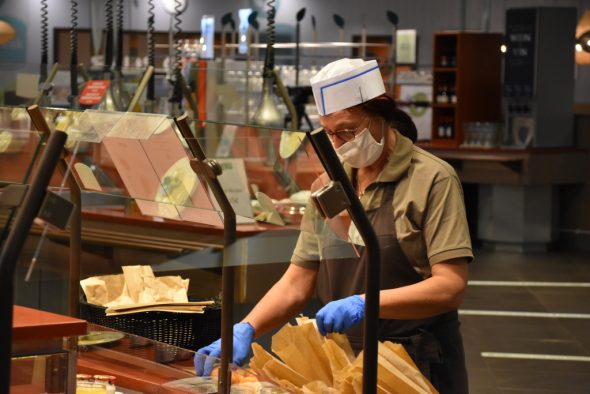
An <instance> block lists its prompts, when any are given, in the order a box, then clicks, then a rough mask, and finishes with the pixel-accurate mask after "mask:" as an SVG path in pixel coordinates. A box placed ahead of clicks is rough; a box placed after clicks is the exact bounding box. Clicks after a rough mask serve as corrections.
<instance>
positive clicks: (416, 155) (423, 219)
mask: <svg viewBox="0 0 590 394" xmlns="http://www.w3.org/2000/svg"><path fill="white" fill-rule="evenodd" d="M396 136H397V140H396V144H395V147H394V151H393V152H392V154H391V155H390V157H389V160H388V162H387V164H386V166H385V168H384V169H383V170H382V171H381V173H380V174H379V176H378V177H377V179H376V180H375V182H374V183H372V184H371V185H369V187H367V189H366V190H365V193H364V195H363V196H361V197H360V200H361V203H362V205H363V207H364V208H365V210H370V209H374V208H376V207H378V206H379V205H380V204H381V201H382V197H383V192H384V187H383V185H384V184H385V183H387V182H396V189H395V193H394V196H393V218H392V220H393V221H394V222H395V229H396V233H397V238H398V242H399V244H400V246H401V249H402V250H403V252H404V253H405V255H406V257H407V258H408V260H409V261H410V262H411V263H412V264H413V266H414V269H415V270H416V272H418V273H419V274H420V275H421V276H422V277H423V278H426V277H428V276H429V275H430V273H431V266H432V265H434V264H436V263H440V262H443V261H448V260H451V259H456V258H467V259H468V261H471V260H472V259H473V252H472V249H471V240H470V237H469V229H468V226H467V219H466V215H465V205H464V201H463V190H462V188H461V183H460V181H459V178H458V177H457V174H456V173H455V170H454V169H453V168H452V167H451V166H450V165H449V164H447V163H446V162H445V161H443V160H441V159H439V158H437V157H436V156H434V155H432V154H430V153H428V152H426V151H424V150H423V149H421V148H419V147H417V146H415V145H414V144H413V143H412V141H411V140H409V139H408V138H406V137H403V136H402V135H401V134H399V132H397V131H396ZM345 170H346V171H347V173H348V175H349V177H350V176H351V174H352V168H350V167H349V166H347V165H345ZM311 218H316V219H317V218H318V215H317V211H316V208H315V206H314V205H313V204H311V203H309V204H308V206H307V212H306V215H305V217H304V220H303V222H302V231H301V233H300V235H299V239H298V241H297V245H296V246H295V250H294V252H293V256H292V259H291V261H292V263H294V264H297V265H299V266H303V267H307V268H314V269H317V268H319V262H320V260H321V259H322V257H323V256H322V244H323V242H322V239H323V237H325V236H326V235H325V232H324V233H322V234H321V235H320V234H319V232H318V230H317V229H318V226H317V224H315V225H313V226H309V221H313V219H311ZM306 223H307V224H308V225H306ZM310 229H316V230H315V231H314V230H310Z"/></svg>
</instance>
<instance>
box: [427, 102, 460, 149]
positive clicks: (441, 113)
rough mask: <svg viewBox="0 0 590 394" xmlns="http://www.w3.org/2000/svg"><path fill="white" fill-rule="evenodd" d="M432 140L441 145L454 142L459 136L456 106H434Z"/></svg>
mask: <svg viewBox="0 0 590 394" xmlns="http://www.w3.org/2000/svg"><path fill="white" fill-rule="evenodd" d="M432 121H433V128H432V141H433V143H437V144H440V145H450V144H453V143H454V141H455V139H456V137H457V127H456V114H455V110H454V108H442V107H436V106H433V113H432Z"/></svg>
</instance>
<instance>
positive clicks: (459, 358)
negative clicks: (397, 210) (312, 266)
mask: <svg viewBox="0 0 590 394" xmlns="http://www.w3.org/2000/svg"><path fill="white" fill-rule="evenodd" d="M384 187H385V190H384V193H383V199H382V202H381V205H380V207H379V208H376V209H372V210H368V211H367V216H368V217H369V220H370V222H371V224H372V225H373V228H374V229H375V231H376V233H377V237H378V240H379V245H380V249H381V271H380V286H381V289H382V290H383V289H391V288H397V287H402V286H407V285H411V284H414V283H417V282H420V281H422V278H421V277H420V275H418V273H417V272H416V271H415V270H414V268H413V267H412V265H411V264H410V262H409V261H408V259H407V258H406V256H405V254H404V253H403V251H402V249H401V247H400V245H399V242H398V240H397V236H396V231H395V224H394V221H393V208H392V201H393V194H394V191H395V183H387V184H385V185H384ZM350 249H351V245H350V243H348V242H344V241H341V240H337V239H335V238H331V239H326V240H325V246H324V247H323V248H322V257H323V261H322V264H320V270H319V276H318V284H317V294H318V298H319V300H320V301H321V302H322V303H323V304H326V303H328V302H330V301H334V300H337V299H341V298H345V297H348V296H351V295H353V294H363V293H365V270H366V265H367V260H368V257H367V253H366V252H365V250H364V249H365V248H364V247H359V246H357V250H358V251H359V253H360V258H350V257H348V258H346V257H343V256H347V255H348V256H350ZM346 334H347V335H348V338H349V339H350V342H351V345H352V347H353V349H355V351H359V350H360V349H361V348H362V344H363V324H362V323H361V324H358V325H356V326H355V327H353V328H352V329H351V330H349V331H348V332H346ZM379 340H380V341H387V340H389V341H392V342H396V343H401V344H402V345H403V346H404V348H405V349H406V351H407V352H408V354H409V355H410V356H411V357H412V359H413V360H414V362H415V363H416V365H417V366H418V368H419V369H420V371H421V372H422V373H423V374H424V376H426V377H427V378H428V379H429V380H430V381H431V383H432V384H433V386H434V387H436V389H437V390H438V391H439V392H440V393H441V394H444V393H452V394H462V393H468V386H467V371H466V368H465V356H464V351H463V340H462V338H461V333H460V331H459V319H458V316H457V311H451V312H447V313H444V314H441V315H438V316H434V317H430V318H427V319H419V320H385V319H380V320H379Z"/></svg>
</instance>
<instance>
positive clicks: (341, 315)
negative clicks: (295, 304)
mask: <svg viewBox="0 0 590 394" xmlns="http://www.w3.org/2000/svg"><path fill="white" fill-rule="evenodd" d="M364 317H365V300H364V299H363V298H362V297H361V296H359V295H353V296H350V297H346V298H342V299H340V300H336V301H332V302H329V303H327V304H326V305H324V307H323V308H322V309H320V310H319V312H318V313H317V314H316V315H315V321H316V324H317V326H318V330H319V331H320V334H322V335H326V334H327V333H330V332H344V331H348V330H349V329H350V328H351V327H352V326H354V325H356V324H358V323H360V321H361V320H363V318H364Z"/></svg>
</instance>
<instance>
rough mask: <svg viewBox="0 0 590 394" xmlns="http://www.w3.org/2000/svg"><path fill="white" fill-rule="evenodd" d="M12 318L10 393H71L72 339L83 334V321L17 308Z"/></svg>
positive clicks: (75, 349)
mask: <svg viewBox="0 0 590 394" xmlns="http://www.w3.org/2000/svg"><path fill="white" fill-rule="evenodd" d="M13 316H14V317H13V323H12V325H13V329H12V365H11V379H10V392H11V393H12V394H18V393H23V394H24V393H26V394H35V393H60V392H66V388H69V389H68V392H70V391H72V388H73V387H75V379H76V370H75V365H76V358H77V346H76V337H77V336H78V335H83V334H85V333H86V322H85V321H84V320H80V319H75V318H71V317H68V316H62V315H57V314H54V313H49V312H45V311H40V310H36V309H31V308H27V307H23V306H18V305H15V306H14V314H13ZM72 392H73V391H72Z"/></svg>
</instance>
